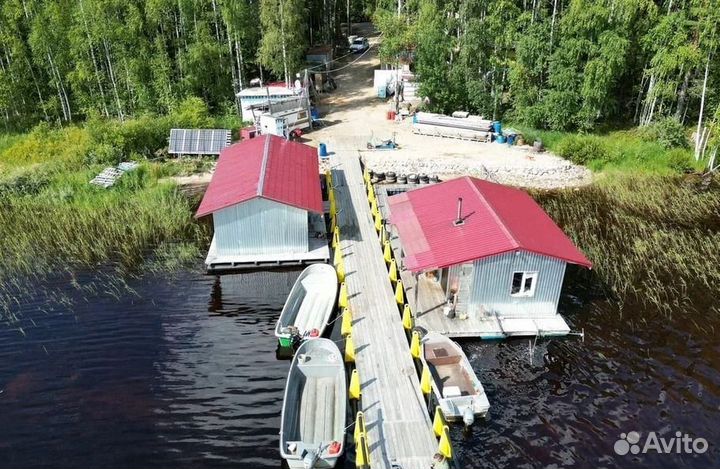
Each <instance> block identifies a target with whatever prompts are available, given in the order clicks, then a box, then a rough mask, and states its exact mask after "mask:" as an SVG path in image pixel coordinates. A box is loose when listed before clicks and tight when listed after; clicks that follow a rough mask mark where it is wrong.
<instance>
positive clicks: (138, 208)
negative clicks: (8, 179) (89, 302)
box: [0, 167, 208, 307]
mask: <svg viewBox="0 0 720 469" xmlns="http://www.w3.org/2000/svg"><path fill="white" fill-rule="evenodd" d="M93 174H94V172H93V171H92V170H87V171H79V172H75V173H70V174H63V175H61V176H58V177H56V178H55V179H54V180H53V181H52V182H51V183H50V184H49V185H47V186H46V187H44V188H42V189H41V190H39V191H38V192H37V193H34V194H28V193H24V192H15V193H6V194H4V196H3V197H2V198H1V199H0V246H1V247H2V251H3V261H2V264H0V297H2V296H3V294H5V301H3V300H2V298H0V305H2V304H3V303H4V304H5V306H6V307H7V304H8V300H9V298H8V297H7V295H9V294H10V292H17V290H18V287H22V284H19V283H18V281H19V280H18V279H36V280H38V281H41V280H42V279H43V278H44V277H46V276H47V275H50V274H52V273H55V272H58V271H65V272H72V271H74V270H76V269H82V268H93V267H94V266H97V265H99V264H103V263H107V262H109V261H112V262H115V263H116V264H117V265H118V266H120V267H122V268H123V269H125V270H128V271H130V270H132V269H134V268H136V267H137V266H140V265H142V264H143V263H144V262H145V256H146V255H147V256H152V249H153V248H156V247H162V251H161V252H162V253H163V255H164V257H165V258H167V257H168V256H167V253H168V251H170V252H179V253H181V254H182V257H181V258H182V259H185V260H187V259H190V258H194V259H196V258H197V256H199V254H200V246H203V245H205V244H206V243H207V240H208V230H207V229H206V228H205V227H204V226H203V225H201V224H198V223H196V222H195V221H194V220H193V217H192V215H193V207H194V204H195V201H193V200H188V199H187V197H186V196H184V195H182V194H180V193H179V192H178V190H177V188H176V187H175V186H174V185H173V184H167V183H158V182H157V181H156V180H153V179H151V178H150V177H149V175H148V171H147V170H146V168H145V167H140V168H139V169H138V170H136V171H134V172H133V173H130V174H128V175H125V176H123V177H122V178H121V179H120V181H119V183H118V184H116V186H115V187H113V188H110V189H102V188H98V187H95V186H92V185H90V184H89V183H88V181H89V180H90V179H91V178H92V176H93ZM174 245H180V246H182V248H183V249H182V250H179V251H178V250H177V249H175V251H173V248H172V246H174ZM20 289H21V290H25V291H27V289H26V288H20Z"/></svg>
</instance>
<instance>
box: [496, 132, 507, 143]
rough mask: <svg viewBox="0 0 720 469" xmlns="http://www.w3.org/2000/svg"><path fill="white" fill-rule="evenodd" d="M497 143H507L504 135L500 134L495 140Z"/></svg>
mask: <svg viewBox="0 0 720 469" xmlns="http://www.w3.org/2000/svg"><path fill="white" fill-rule="evenodd" d="M495 141H496V142H498V143H505V136H504V135H503V134H498V136H497V138H495Z"/></svg>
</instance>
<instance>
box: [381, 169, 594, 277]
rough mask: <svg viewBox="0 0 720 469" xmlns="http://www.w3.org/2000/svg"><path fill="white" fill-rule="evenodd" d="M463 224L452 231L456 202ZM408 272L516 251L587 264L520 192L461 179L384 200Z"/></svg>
mask: <svg viewBox="0 0 720 469" xmlns="http://www.w3.org/2000/svg"><path fill="white" fill-rule="evenodd" d="M459 197H462V199H463V204H462V218H463V219H464V223H463V224H461V225H459V226H455V225H454V224H453V221H454V220H455V219H456V218H457V205H458V198H459ZM388 200H389V204H390V221H391V223H392V224H394V225H395V226H396V227H397V229H398V232H399V234H400V240H401V241H402V245H403V251H404V253H405V261H404V262H405V267H406V268H407V269H409V270H411V271H419V270H426V269H436V268H443V267H448V266H451V265H456V264H461V263H464V262H471V261H473V260H475V259H481V258H484V257H489V256H494V255H497V254H502V253H505V252H511V251H516V250H523V251H529V252H533V253H537V254H542V255H545V256H549V257H554V258H557V259H561V260H563V261H566V262H569V263H572V264H579V265H582V266H585V267H588V268H591V267H592V263H591V262H590V261H589V260H588V259H587V258H586V257H585V256H584V255H583V253H582V252H580V251H579V250H578V249H577V248H576V247H575V245H574V244H573V242H572V241H571V240H570V239H569V238H568V237H567V236H566V235H565V233H563V231H562V230H561V229H560V228H559V227H558V226H557V225H556V224H555V222H553V220H552V219H551V218H550V217H549V216H548V215H547V214H546V213H545V211H543V209H542V208H541V207H540V206H539V205H538V204H537V203H536V202H535V201H534V200H533V199H532V198H531V197H530V196H529V195H528V194H526V193H525V192H523V191H521V190H518V189H514V188H511V187H507V186H503V185H500V184H495V183H492V182H488V181H483V180H480V179H475V178H471V177H462V178H459V179H453V180H451V181H447V182H443V183H440V184H434V185H432V186H427V187H424V188H421V189H415V190H412V191H408V192H405V193H402V194H398V195H394V196H392V197H389V199H388Z"/></svg>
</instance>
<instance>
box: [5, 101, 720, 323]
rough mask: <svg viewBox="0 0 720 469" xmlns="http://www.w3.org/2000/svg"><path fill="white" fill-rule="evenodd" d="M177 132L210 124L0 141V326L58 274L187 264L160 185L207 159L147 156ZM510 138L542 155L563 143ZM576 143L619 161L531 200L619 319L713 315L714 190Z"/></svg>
mask: <svg viewBox="0 0 720 469" xmlns="http://www.w3.org/2000/svg"><path fill="white" fill-rule="evenodd" d="M224 124H225V125H228V123H227V122H225V123H224ZM183 125H185V126H192V127H202V126H213V125H218V123H217V122H214V121H213V120H212V119H210V118H209V117H208V116H207V114H204V113H202V112H200V113H199V114H198V113H192V112H188V111H185V114H181V115H179V116H166V117H152V116H148V117H145V118H140V119H136V120H132V121H127V122H125V123H117V122H102V121H92V122H88V123H87V124H86V125H85V126H83V127H68V128H63V129H50V128H47V127H46V126H40V127H38V128H36V129H35V130H34V131H32V132H30V133H28V134H25V135H12V136H0V249H2V251H3V261H2V263H1V264H0V316H5V317H12V313H13V311H12V307H13V305H14V304H15V302H16V297H17V296H18V295H22V294H23V292H25V293H27V292H29V291H32V289H33V288H37V286H38V285H41V284H42V282H43V279H45V278H47V277H48V276H50V275H53V274H56V273H58V272H61V273H67V274H69V275H70V276H71V277H72V275H73V272H75V271H80V270H82V269H94V268H97V266H100V265H107V264H108V263H111V264H113V265H115V266H116V270H117V272H118V276H119V277H120V278H123V276H125V275H127V274H128V273H130V274H132V272H134V271H138V270H143V269H144V270H147V269H150V270H155V271H163V272H164V273H171V272H172V271H176V270H178V269H182V268H184V267H186V266H187V265H189V264H193V265H196V263H197V261H198V259H199V258H200V257H201V255H202V253H203V250H204V249H206V247H207V245H208V242H209V239H210V228H209V226H208V225H207V224H202V223H198V222H197V221H196V220H194V219H193V211H194V208H195V207H196V204H197V203H198V200H197V197H189V196H187V195H185V194H183V193H181V192H180V191H179V190H178V188H177V186H176V185H175V184H174V183H172V182H165V179H164V178H166V177H167V176H177V175H189V174H193V173H196V172H202V171H203V170H205V169H207V167H208V165H209V164H210V163H211V161H212V160H211V159H199V158H195V159H183V160H175V159H164V158H162V157H158V156H157V155H156V151H157V150H158V148H162V147H163V146H164V145H165V141H166V138H167V132H168V131H169V128H170V126H183ZM220 125H222V124H220ZM230 125H232V123H230ZM522 130H523V132H524V133H525V135H526V137H530V138H535V137H540V138H542V139H543V141H544V143H545V145H546V146H547V147H548V148H549V149H550V150H556V149H557V148H561V147H562V144H563V143H562V142H563V141H566V140H567V139H574V138H577V136H575V135H573V134H559V133H551V132H539V131H533V130H527V129H522ZM620 137H622V138H620ZM530 138H528V139H530ZM585 138H592V139H597V141H599V142H600V145H605V146H606V147H607V148H606V149H605V151H606V152H618V151H620V153H618V155H620V156H616V157H614V158H612V159H611V161H606V160H603V161H593V160H589V161H586V162H585V163H586V164H588V165H589V166H595V167H596V168H597V169H600V173H599V177H597V178H596V180H595V182H594V183H593V184H592V185H590V186H588V187H584V188H580V189H567V190H557V191H549V192H542V191H534V192H533V195H534V196H535V197H536V199H537V200H538V201H539V202H540V203H541V204H542V205H543V206H544V207H545V209H546V210H547V211H548V212H549V213H550V215H551V216H552V217H553V218H554V219H555V220H556V221H557V222H558V223H559V224H560V225H561V226H563V228H564V229H565V230H566V232H567V233H568V234H569V235H570V236H571V237H572V238H573V239H574V240H575V242H576V243H577V244H578V246H580V247H581V249H583V250H584V251H585V252H586V254H587V255H588V256H589V258H590V259H592V260H593V262H594V263H595V269H594V272H593V273H592V280H594V281H597V282H598V283H599V284H600V285H601V286H602V290H603V293H604V294H605V295H607V296H608V297H609V298H611V301H613V302H616V303H617V304H618V305H619V306H620V308H621V310H622V309H623V308H626V309H627V308H629V307H631V306H632V305H642V306H643V307H652V308H656V309H657V311H658V312H659V313H662V314H666V315H668V314H672V312H673V311H676V310H687V311H699V310H712V311H714V312H715V313H717V312H720V310H718V308H717V306H714V304H713V302H712V300H711V299H712V298H717V297H718V296H720V274H718V271H717V269H716V266H717V265H720V222H718V220H720V184H718V182H716V181H715V182H713V181H706V180H703V179H702V178H700V177H699V176H697V175H692V176H688V175H683V174H682V171H683V170H684V169H685V168H686V166H685V163H683V165H680V166H677V165H674V164H673V159H672V153H673V152H674V153H676V154H680V152H683V153H682V155H684V156H683V161H687V157H688V156H689V150H686V149H680V152H677V151H674V150H673V149H670V150H669V149H665V148H664V147H662V146H661V145H659V144H657V143H654V142H647V141H644V140H639V139H637V138H636V137H633V134H632V133H631V132H625V133H624V134H622V135H618V134H617V133H610V134H608V135H604V136H590V137H587V136H583V137H582V139H585ZM583 141H584V140H581V143H582V142H583ZM575 143H577V142H575ZM575 143H573V145H575ZM595 143H596V144H597V142H595ZM571 146H572V145H571ZM592 148H593V147H591V149H592ZM127 159H132V160H136V161H139V162H141V165H140V168H139V169H138V170H136V171H135V172H133V173H130V174H129V175H126V176H123V178H121V179H120V181H119V183H118V184H117V185H116V186H115V187H113V188H111V189H108V190H106V189H101V188H98V187H95V186H92V185H90V184H89V183H88V181H89V180H90V179H91V178H92V177H93V176H94V175H95V174H97V173H98V172H99V171H100V170H102V168H103V167H105V166H107V165H110V164H116V163H117V162H118V161H120V160H127ZM679 159H680V158H679ZM28 279H29V280H30V281H28ZM77 287H78V288H85V287H87V286H83V285H78V286H77Z"/></svg>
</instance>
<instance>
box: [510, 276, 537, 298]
mask: <svg viewBox="0 0 720 469" xmlns="http://www.w3.org/2000/svg"><path fill="white" fill-rule="evenodd" d="M537 276H538V273H537V272H515V273H513V278H512V286H511V288H510V295H511V296H533V295H535V285H536V284H537Z"/></svg>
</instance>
